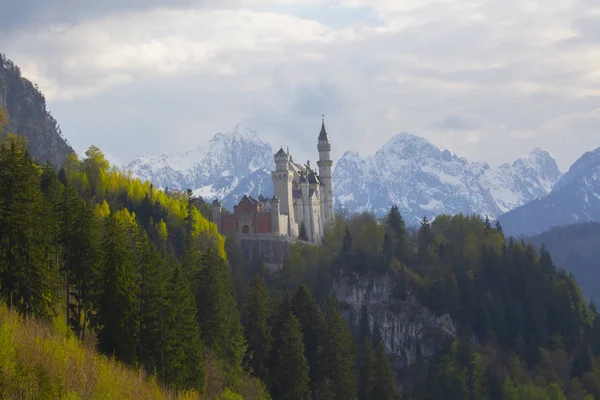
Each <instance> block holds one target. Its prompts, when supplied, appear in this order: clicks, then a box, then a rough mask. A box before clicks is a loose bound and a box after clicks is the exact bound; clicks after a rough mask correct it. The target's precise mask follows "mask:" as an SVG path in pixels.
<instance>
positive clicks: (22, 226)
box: [0, 134, 55, 317]
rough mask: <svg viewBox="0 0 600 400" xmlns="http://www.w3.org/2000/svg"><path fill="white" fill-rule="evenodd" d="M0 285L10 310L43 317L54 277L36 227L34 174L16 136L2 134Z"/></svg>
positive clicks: (38, 205)
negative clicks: (3, 138) (4, 136)
mask: <svg viewBox="0 0 600 400" xmlns="http://www.w3.org/2000/svg"><path fill="white" fill-rule="evenodd" d="M0 207H2V213H0V244H1V246H0V251H1V255H0V287H1V290H2V295H3V297H4V298H5V299H6V301H7V303H8V304H9V305H10V306H11V307H13V306H14V307H16V308H17V309H18V310H19V311H20V312H22V313H27V314H33V315H36V316H40V317H48V316H50V315H51V314H52V312H53V311H52V309H51V303H52V300H53V297H54V295H55V293H54V292H53V289H54V284H53V277H54V274H53V273H52V270H51V269H50V268H48V260H47V257H46V249H47V245H48V243H49V240H51V238H50V237H49V236H48V235H47V234H46V231H45V230H44V227H43V225H42V223H43V221H44V218H43V210H42V193H41V190H40V173H39V169H38V167H37V166H35V165H34V164H33V162H32V160H31V157H30V156H29V154H28V152H27V150H26V142H24V141H23V139H22V138H19V137H16V136H12V135H10V134H9V135H8V136H7V137H6V138H5V140H4V141H3V142H2V145H1V147H0Z"/></svg>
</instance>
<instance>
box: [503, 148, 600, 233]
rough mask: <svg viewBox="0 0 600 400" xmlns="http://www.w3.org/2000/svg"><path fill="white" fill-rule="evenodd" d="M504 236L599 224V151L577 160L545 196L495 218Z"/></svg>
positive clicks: (599, 149)
mask: <svg viewBox="0 0 600 400" xmlns="http://www.w3.org/2000/svg"><path fill="white" fill-rule="evenodd" d="M499 220H500V223H501V224H502V227H503V228H504V233H506V234H508V235H514V236H522V235H524V236H530V235H537V234H539V233H542V232H544V231H547V230H548V229H550V228H552V227H555V226H561V225H568V224H573V223H579V222H593V221H596V222H598V221H600V148H598V149H596V150H594V151H589V152H587V153H585V154H584V155H583V156H581V157H580V158H579V159H578V160H577V161H575V163H574V164H573V165H572V166H571V168H569V171H568V172H567V173H566V174H565V175H564V176H563V177H562V178H561V179H560V181H559V182H558V183H557V184H556V185H555V186H554V188H553V189H552V192H550V194H548V195H547V196H545V197H543V198H541V199H539V200H535V201H532V202H531V203H529V204H526V205H524V206H522V207H519V208H516V209H514V210H511V211H509V212H507V213H506V214H504V215H502V216H500V218H499Z"/></svg>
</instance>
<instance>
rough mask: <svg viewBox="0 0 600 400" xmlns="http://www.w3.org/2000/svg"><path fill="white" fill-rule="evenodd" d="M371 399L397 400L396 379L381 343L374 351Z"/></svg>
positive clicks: (398, 395)
mask: <svg viewBox="0 0 600 400" xmlns="http://www.w3.org/2000/svg"><path fill="white" fill-rule="evenodd" d="M371 398H372V399H377V400H379V399H381V400H399V399H400V394H399V393H398V389H397V388H396V379H395V378H394V373H393V372H392V369H391V367H390V360H389V358H388V355H387V353H386V352H385V347H384V345H383V342H382V341H380V342H379V343H378V344H377V348H376V350H375V364H374V368H373V386H372V390H371Z"/></svg>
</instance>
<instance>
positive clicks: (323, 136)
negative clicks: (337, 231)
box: [212, 119, 334, 244]
mask: <svg viewBox="0 0 600 400" xmlns="http://www.w3.org/2000/svg"><path fill="white" fill-rule="evenodd" d="M317 150H318V151H319V161H317V166H318V167H319V173H318V174H317V172H316V171H315V170H313V169H312V168H311V166H310V161H307V163H306V164H297V163H295V162H294V160H293V159H292V156H291V154H290V153H289V150H288V151H285V150H283V147H282V148H281V149H280V150H279V151H278V152H277V153H275V171H272V172H271V178H272V179H273V186H274V189H275V194H274V196H273V197H272V198H271V199H266V198H264V197H262V196H260V197H259V198H258V199H255V198H253V197H250V196H244V197H243V198H242V199H241V200H240V202H239V204H238V205H236V206H234V208H233V212H230V211H228V210H225V209H223V207H222V204H221V203H220V202H219V201H218V200H215V201H214V202H213V203H212V213H213V222H215V224H217V227H218V229H219V232H221V233H222V234H224V235H276V236H287V237H290V238H294V239H296V238H298V239H301V240H306V241H308V242H312V243H314V244H321V243H322V241H323V234H324V232H325V231H326V230H327V229H328V228H329V227H331V226H332V225H333V219H334V214H333V203H334V198H333V178H332V172H333V171H332V169H333V168H332V167H333V161H332V160H331V143H330V142H329V137H328V135H327V131H326V129H325V119H323V121H322V124H321V132H320V133H319V139H318V144H317Z"/></svg>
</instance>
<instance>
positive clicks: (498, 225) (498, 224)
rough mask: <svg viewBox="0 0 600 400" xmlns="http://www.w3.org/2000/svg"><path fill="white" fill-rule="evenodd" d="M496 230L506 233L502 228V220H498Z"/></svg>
mask: <svg viewBox="0 0 600 400" xmlns="http://www.w3.org/2000/svg"><path fill="white" fill-rule="evenodd" d="M496 232H498V233H502V234H504V231H503V230H502V225H500V221H496Z"/></svg>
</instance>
